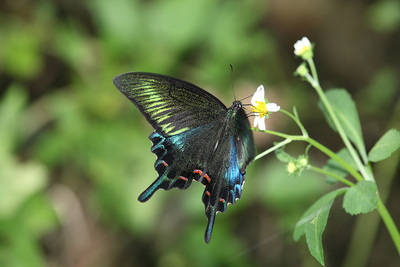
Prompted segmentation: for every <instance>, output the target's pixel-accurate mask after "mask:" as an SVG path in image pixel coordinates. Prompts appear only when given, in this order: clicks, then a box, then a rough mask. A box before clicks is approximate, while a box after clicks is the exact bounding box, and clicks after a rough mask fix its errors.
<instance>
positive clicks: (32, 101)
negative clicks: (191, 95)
mask: <svg viewBox="0 0 400 267" xmlns="http://www.w3.org/2000/svg"><path fill="white" fill-rule="evenodd" d="M302 2H303V3H304V4H305V3H306V2H307V1H299V3H302ZM389 2H390V1H380V2H377V3H376V4H374V5H370V6H368V5H366V4H365V5H364V4H363V5H361V4H360V6H358V7H356V8H355V9H354V10H355V11H352V10H353V9H351V8H349V12H354V13H357V12H358V11H359V10H361V12H362V14H365V17H366V18H367V19H368V21H367V22H365V21H364V20H361V19H359V17H357V16H354V18H353V19H354V25H358V26H357V27H359V28H360V27H361V28H363V29H364V34H365V36H363V38H366V39H372V38H373V39H374V40H376V41H375V45H371V46H370V45H369V44H366V45H365V46H362V47H361V48H360V47H359V46H357V45H358V44H359V42H357V41H358V40H363V39H362V38H361V37H359V36H352V37H354V40H356V41H355V42H349V43H348V44H346V45H347V47H350V48H352V49H354V50H355V49H363V50H361V51H360V50H359V51H360V52H361V53H355V54H354V55H353V57H352V58H351V60H352V62H353V63H352V64H355V65H356V66H360V68H353V69H351V71H342V70H347V69H346V66H344V65H342V66H340V65H339V66H337V65H335V61H334V60H332V58H333V57H335V56H333V57H331V54H329V53H327V54H323V53H322V52H321V51H327V50H329V47H332V46H333V47H340V45H342V46H343V45H344V44H341V43H337V42H338V41H340V38H338V39H336V42H335V41H333V42H332V39H329V37H330V36H334V34H335V31H333V30H332V29H331V28H329V27H328V23H330V22H331V21H332V20H331V18H332V16H334V14H325V16H324V17H322V16H316V15H315V14H313V13H309V11H308V10H307V9H304V8H299V6H292V5H291V2H290V1H289V2H288V1H257V0H250V1H215V0H195V1H183V0H173V1H162V0H158V1H157V0H155V1H138V0H118V1H106V0H93V1H61V0H58V1H49V0H39V1H4V2H2V3H0V25H1V26H0V266H7V267H8V266H10V267H14V266H18V267H20V266H178V267H179V266H227V265H228V266H311V265H312V264H316V262H313V260H312V259H311V256H310V255H308V254H307V253H306V252H305V244H304V242H299V243H294V242H293V241H292V239H291V236H292V234H291V233H289V232H290V229H291V227H293V226H294V224H295V222H296V220H297V219H299V217H300V216H301V214H302V213H303V212H304V210H305V209H306V208H307V207H308V206H309V204H310V203H312V202H313V201H315V200H316V199H317V198H318V197H319V196H320V195H322V194H323V192H326V191H327V190H330V189H331V187H330V186H328V185H326V184H325V183H324V179H325V178H324V177H322V176H318V175H314V174H312V173H307V172H306V173H304V174H303V176H302V177H300V178H298V177H287V176H286V173H285V167H284V165H283V164H281V163H277V162H276V161H275V160H274V159H273V158H272V157H267V158H266V159H265V160H260V161H258V162H256V163H254V164H252V165H251V166H250V167H249V168H248V172H247V176H246V185H245V187H244V191H243V198H242V199H241V200H240V201H238V202H237V203H236V204H235V205H234V206H230V207H229V209H228V212H226V213H225V214H218V216H217V220H216V224H215V228H214V233H213V236H212V240H211V243H210V244H209V245H206V244H205V243H204V240H203V235H204V229H205V226H206V218H205V216H204V206H203V204H202V202H201V195H202V190H203V187H202V186H201V185H200V184H197V183H194V184H193V185H192V186H191V187H190V188H189V189H188V190H185V191H179V190H177V189H173V190H171V191H170V192H164V191H161V192H157V193H156V194H155V195H154V196H153V197H152V199H151V200H150V201H148V202H147V203H145V204H142V203H139V202H138V201H137V196H138V195H139V194H140V193H141V192H142V191H143V190H144V189H145V188H146V187H147V186H148V185H150V183H151V182H152V181H153V180H154V179H155V178H156V172H155V171H154V169H153V164H154V159H155V157H154V155H152V153H151V152H150V146H151V144H150V142H149V141H148V139H147V136H148V135H149V134H150V133H151V131H152V129H151V127H150V126H149V125H148V124H147V122H146V121H145V119H144V118H143V117H142V115H141V114H140V113H139V112H138V110H137V109H136V108H135V107H134V106H133V105H132V104H131V103H130V102H129V101H127V100H126V99H125V98H124V96H122V95H121V94H120V93H119V92H118V90H116V88H115V87H114V86H113V84H112V78H113V77H114V76H115V75H117V74H120V73H123V72H128V71H150V72H156V73H162V74H166V75H171V76H175V77H179V78H182V79H185V80H188V81H190V82H193V83H195V84H197V85H199V86H201V87H203V88H205V89H206V90H208V91H210V92H212V93H213V94H215V95H217V96H218V97H219V98H220V99H221V100H222V101H223V102H224V103H225V104H226V105H230V102H231V101H232V100H233V97H232V93H231V89H230V88H231V84H230V81H231V79H230V68H229V64H232V65H233V66H234V69H235V73H234V85H235V91H236V96H237V98H238V99H242V98H244V97H246V96H249V95H251V94H252V93H253V92H254V90H255V89H256V88H257V86H258V85H259V84H261V83H262V84H264V85H265V86H266V88H267V97H268V99H269V100H270V101H272V102H276V103H278V104H279V105H280V106H281V107H283V108H284V109H286V110H291V106H292V105H296V106H297V108H298V111H299V114H300V118H301V119H302V121H303V122H304V124H305V125H306V127H307V128H308V129H309V132H310V134H311V135H313V136H314V137H315V138H316V139H317V140H319V141H321V142H322V143H326V145H327V146H329V147H330V148H332V149H333V150H335V151H338V150H339V149H340V148H341V147H342V145H341V144H340V143H338V140H337V139H335V137H332V136H334V134H333V133H331V131H329V129H328V127H327V125H326V124H325V123H324V122H323V115H322V114H317V113H316V112H314V110H315V109H316V103H315V102H316V101H315V100H316V98H315V96H314V95H313V93H312V91H311V89H310V88H308V87H307V85H306V84H304V83H301V82H300V81H298V80H297V78H294V77H293V76H292V73H293V71H294V70H295V69H296V67H297V64H298V62H299V61H296V59H294V57H293V56H292V55H293V46H292V45H293V44H294V42H295V41H296V40H297V39H300V38H301V37H303V35H307V36H308V37H309V38H310V40H311V41H313V42H315V43H316V57H317V58H316V60H317V67H318V69H319V70H320V69H321V80H324V81H325V82H324V83H325V84H328V85H330V84H335V85H337V86H344V87H347V88H348V89H349V90H350V92H351V93H352V94H356V96H357V97H356V99H357V100H359V101H358V102H357V106H358V108H359V109H360V110H359V113H360V116H361V119H362V121H364V124H363V125H362V128H363V130H365V132H366V133H364V137H365V140H366V142H367V145H368V143H369V144H371V145H372V144H373V143H375V141H376V139H375V138H377V137H378V136H380V135H381V134H382V133H383V132H385V128H387V127H395V126H396V125H397V126H398V124H399V121H398V117H397V120H396V119H395V118H394V117H393V116H394V115H393V114H396V112H395V111H397V114H398V111H399V105H398V88H399V85H400V83H399V77H398V75H397V74H396V73H399V62H400V60H399V57H400V56H399V54H398V49H397V46H393V45H392V43H393V41H392V40H396V39H395V37H394V36H396V33H397V34H398V32H399V29H400V27H399V19H398V17H399V13H398V12H399V8H398V5H397V4H396V3H395V2H393V3H389ZM307 3H308V2H307ZM379 3H382V4H379ZM313 4H314V5H317V6H318V5H321V4H320V3H317V2H315V1H313ZM324 4H326V5H331V6H336V7H337V8H340V7H342V6H340V5H343V3H342V4H338V3H336V2H335V1H334V0H331V1H326V3H324ZM349 5H350V4H349ZM391 6H393V8H391ZM351 7H353V8H354V6H351ZM321 8H325V7H324V6H322V7H321ZM321 10H322V9H321ZM324 10H325V9H324ZM332 10H335V9H332ZM357 14H358V13H357ZM385 14H389V16H385ZM357 19H359V20H357ZM307 20H308V21H310V20H311V21H313V23H312V24H310V25H308V24H307V23H305V22H306V21H307ZM336 23H337V24H336V25H335V27H336V28H337V29H339V31H340V29H344V30H343V32H342V34H343V36H341V37H342V39H346V37H348V36H346V34H349V35H351V34H352V32H351V29H352V28H351V27H350V28H349V27H348V25H344V24H340V22H336ZM330 24H332V23H330ZM330 24H329V25H330ZM357 27H355V28H356V29H358V28H357ZM357 38H359V39H357ZM346 40H347V39H346ZM395 48H396V49H395ZM354 50H353V51H354ZM318 51H319V52H318ZM362 52H367V53H365V54H363V53H362ZM318 53H319V54H318ZM321 53H322V54H321ZM332 53H334V51H332ZM368 53H369V54H368ZM371 53H375V54H371ZM396 59H397V60H396ZM318 61H319V62H318ZM366 62H367V64H366ZM336 63H337V62H336ZM357 64H359V65H357ZM352 66H353V65H352ZM365 66H369V68H366V67H365ZM343 73H345V74H343ZM217 88H218V89H217ZM267 123H268V126H267V127H269V128H270V129H275V130H279V131H282V132H288V133H290V132H292V131H296V130H297V129H296V127H295V125H291V124H289V123H288V121H287V120H286V118H284V117H283V116H282V115H280V114H278V115H276V117H274V118H273V117H271V118H270V119H269V121H268V122H267ZM325 129H327V130H325ZM398 129H399V127H398ZM256 139H257V144H258V146H259V149H258V150H259V151H263V150H264V149H266V148H268V147H269V146H271V144H272V141H273V140H272V139H270V137H266V136H265V135H257V136H256ZM304 149H305V146H304V145H303V144H293V146H291V147H290V148H289V151H290V152H292V153H294V154H296V153H303V152H304ZM312 153H315V152H312V151H311V154H312ZM313 156H314V158H315V162H314V164H321V166H322V165H323V164H324V162H325V160H326V158H324V157H323V156H322V157H321V155H318V154H317V155H311V158H312V157H313ZM397 158H398V157H397ZM391 166H392V167H391V168H394V167H393V166H396V164H395V163H394V164H393V163H392V165H391ZM389 168H390V167H389ZM378 183H379V181H378ZM398 187H399V186H398V183H397V187H394V189H392V190H393V191H392V192H393V193H392V194H395V192H398V191H399V188H398ZM398 195H400V194H398ZM395 200H396V199H393V200H392V201H395ZM396 207H397V208H398V205H397V206H396ZM332 213H333V214H332V215H331V216H332V217H333V218H334V219H333V223H335V218H336V219H337V218H338V217H335V213H334V211H332ZM337 216H344V215H343V214H340V213H339V215H337ZM396 218H397V219H399V217H398V215H397V217H396V216H395V219H396ZM348 220H349V219H348ZM336 221H337V220H336ZM345 223H346V224H344V225H340V224H339V226H336V227H334V229H336V230H338V228H339V227H341V228H340V229H339V231H338V232H339V233H340V234H341V237H343V238H342V239H341V240H342V241H338V240H337V239H339V238H335V240H334V241H332V245H328V246H327V247H326V250H327V252H326V253H327V254H328V257H327V260H326V261H327V263H329V262H330V265H332V266H338V265H339V264H340V263H342V261H343V259H344V258H345V251H344V247H345V246H344V245H343V243H341V242H347V241H348V238H346V236H348V235H349V230H348V229H349V228H350V227H349V226H348V225H347V223H350V222H349V221H346V222H345ZM329 225H330V223H328V226H327V227H328V229H329ZM346 229H347V230H346ZM336 235H337V233H333V234H331V235H327V236H326V237H325V239H326V241H327V242H330V241H329V240H330V237H332V236H333V237H336ZM271 237H272V238H271ZM334 242H336V243H334ZM386 243H388V244H387V246H388V248H389V251H391V250H390V249H393V248H392V247H391V244H390V241H388V242H386ZM340 247H342V248H341V249H338V248H340ZM387 251H388V250H385V253H386V254H384V255H385V258H386V259H389V260H390V259H391V256H390V255H393V253H392V254H390V252H387ZM387 253H389V254H387ZM367 254H368V252H367ZM388 255H389V256H388ZM394 255H395V256H396V254H394ZM382 257H383V256H382V254H379V253H375V254H373V256H372V259H371V264H372V263H373V262H374V261H376V260H379V259H381V258H382Z"/></svg>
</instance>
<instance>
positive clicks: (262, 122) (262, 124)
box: [258, 117, 266, 131]
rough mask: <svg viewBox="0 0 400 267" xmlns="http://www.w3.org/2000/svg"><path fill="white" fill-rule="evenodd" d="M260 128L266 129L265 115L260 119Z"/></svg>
mask: <svg viewBox="0 0 400 267" xmlns="http://www.w3.org/2000/svg"><path fill="white" fill-rule="evenodd" d="M258 128H259V129H260V130H261V131H265V129H266V128H265V117H263V118H260V120H259V121H258Z"/></svg>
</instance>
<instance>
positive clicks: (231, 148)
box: [114, 72, 255, 243]
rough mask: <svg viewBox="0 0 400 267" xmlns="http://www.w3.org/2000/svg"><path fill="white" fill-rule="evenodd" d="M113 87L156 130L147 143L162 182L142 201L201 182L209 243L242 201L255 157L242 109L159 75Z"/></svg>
mask: <svg viewBox="0 0 400 267" xmlns="http://www.w3.org/2000/svg"><path fill="white" fill-rule="evenodd" d="M114 84H115V86H116V87H117V88H118V89H119V90H120V91H121V92H122V93H123V94H124V95H125V96H126V97H127V98H128V99H129V100H131V101H132V102H133V103H134V104H135V105H136V106H137V107H138V109H139V110H140V111H141V112H142V114H143V115H144V116H145V117H146V119H147V120H148V122H149V123H150V124H151V125H152V126H153V128H154V129H155V131H154V132H153V133H152V134H151V135H150V136H149V138H150V140H151V141H152V143H153V145H152V148H151V151H152V152H153V153H154V154H155V155H156V156H157V159H156V162H155V164H154V167H155V169H156V171H157V173H158V177H157V179H156V180H155V181H154V182H153V184H151V185H150V186H149V187H148V188H147V189H146V190H145V191H144V192H143V193H142V194H141V195H140V196H139V201H141V202H144V201H147V200H148V199H150V198H151V196H152V195H153V194H154V192H155V191H157V190H158V189H164V190H169V189H171V188H173V187H177V188H180V189H186V188H188V187H189V186H190V184H191V182H192V181H193V180H196V181H199V182H201V183H202V184H203V185H205V190H204V193H203V197H202V200H203V203H204V205H205V214H206V216H207V219H208V224H207V228H206V233H205V241H206V242H207V243H208V242H209V241H210V238H211V233H212V229H213V225H214V221H215V217H216V214H217V212H225V211H226V209H227V206H228V204H229V203H231V204H234V203H235V202H236V199H238V198H240V197H241V193H242V187H243V183H244V179H245V171H246V167H247V165H248V164H249V163H250V162H251V161H252V160H253V159H254V156H255V148H254V142H253V135H252V132H251V130H250V126H249V122H248V119H247V116H246V114H245V112H244V110H243V108H242V106H241V103H240V102H239V101H235V102H234V104H233V105H232V106H231V107H230V108H228V109H227V108H226V107H225V105H224V104H222V103H221V102H220V101H219V100H218V99H217V98H215V97H214V96H213V95H211V94H209V93H208V92H206V91H204V90H203V89H201V88H199V87H197V86H195V85H193V84H191V83H188V82H185V81H182V80H179V79H176V78H172V77H168V76H163V75H159V74H152V73H134V72H133V73H126V74H121V75H119V76H116V77H115V78H114Z"/></svg>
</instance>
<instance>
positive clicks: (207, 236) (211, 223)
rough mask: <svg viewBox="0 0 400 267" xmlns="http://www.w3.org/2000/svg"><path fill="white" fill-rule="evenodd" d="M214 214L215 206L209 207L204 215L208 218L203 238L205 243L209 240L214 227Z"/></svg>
mask: <svg viewBox="0 0 400 267" xmlns="http://www.w3.org/2000/svg"><path fill="white" fill-rule="evenodd" d="M207 213H208V214H207ZM216 215H217V212H216V210H215V207H209V209H208V210H207V212H206V216H207V218H208V223H207V228H206V233H205V234H204V240H205V241H206V243H207V244H208V243H209V242H210V239H211V234H212V230H213V227H214V222H215V217H216Z"/></svg>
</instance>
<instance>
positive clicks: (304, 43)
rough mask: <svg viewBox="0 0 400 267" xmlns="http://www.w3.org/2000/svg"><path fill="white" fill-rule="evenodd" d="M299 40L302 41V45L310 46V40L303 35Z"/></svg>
mask: <svg viewBox="0 0 400 267" xmlns="http://www.w3.org/2000/svg"><path fill="white" fill-rule="evenodd" d="M301 41H302V42H303V46H311V43H310V40H308V38H307V37H303V38H302V39H301Z"/></svg>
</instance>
